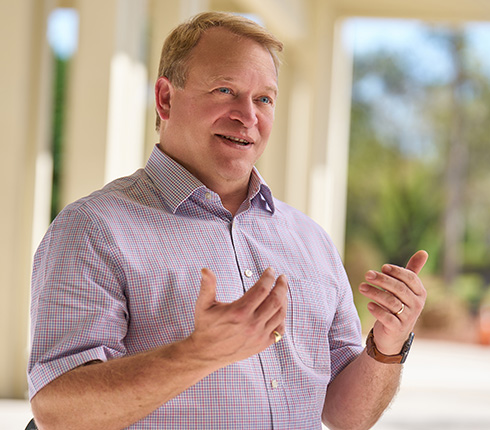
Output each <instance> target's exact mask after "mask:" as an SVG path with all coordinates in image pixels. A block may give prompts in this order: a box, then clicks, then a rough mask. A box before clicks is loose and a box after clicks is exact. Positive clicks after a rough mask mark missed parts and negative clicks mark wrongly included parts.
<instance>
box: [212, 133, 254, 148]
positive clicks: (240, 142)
mask: <svg viewBox="0 0 490 430" xmlns="http://www.w3.org/2000/svg"><path fill="white" fill-rule="evenodd" d="M216 136H218V137H220V138H221V139H225V140H228V141H229V142H232V143H236V144H237V145H240V146H248V145H250V144H252V142H249V141H248V140H245V139H240V138H239V137H233V136H225V135H223V134H217V135H216Z"/></svg>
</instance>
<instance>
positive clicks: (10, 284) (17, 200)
mask: <svg viewBox="0 0 490 430" xmlns="http://www.w3.org/2000/svg"><path fill="white" fill-rule="evenodd" d="M51 6H52V2H51V1H47V0H46V1H41V0H40V1H33V0H17V1H15V2H6V1H4V2H0V20H1V25H0V45H1V47H0V50H1V52H2V58H3V61H2V79H1V80H0V85H1V91H0V92H1V94H2V97H1V98H0V119H1V127H0V134H1V137H0V142H2V143H1V145H2V146H1V151H2V157H0V163H1V168H0V175H1V183H2V184H3V187H2V211H0V237H1V239H0V344H1V346H2V354H0V375H1V377H0V397H13V398H21V397H23V396H24V394H25V390H26V374H25V371H26V370H25V369H26V364H27V351H28V313H29V311H28V310H29V285H30V272H31V264H32V263H31V262H32V249H33V246H35V245H36V243H37V241H38V236H39V231H41V230H43V229H45V227H46V224H47V221H48V217H49V205H46V204H45V199H44V198H40V199H36V196H41V195H44V196H47V200H48V201H49V196H50V189H51V184H50V176H51V163H50V156H49V124H50V112H51V108H50V103H51V91H50V90H49V89H50V82H51V70H50V64H51V61H50V55H49V50H48V46H47V41H46V22H47V16H48V14H49V12H50V9H51Z"/></svg>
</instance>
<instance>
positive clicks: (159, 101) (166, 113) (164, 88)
mask: <svg viewBox="0 0 490 430" xmlns="http://www.w3.org/2000/svg"><path fill="white" fill-rule="evenodd" d="M172 92H173V87H172V84H171V83H170V81H169V80H168V79H167V78H166V77H165V76H162V77H160V78H158V80H157V82H156V84H155V105H156V110H157V112H158V115H159V116H160V119H161V120H162V121H163V120H166V119H168V118H169V117H170V99H171V94H172Z"/></svg>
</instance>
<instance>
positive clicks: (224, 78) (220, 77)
mask: <svg viewBox="0 0 490 430" xmlns="http://www.w3.org/2000/svg"><path fill="white" fill-rule="evenodd" d="M220 81H223V82H230V83H234V82H235V79H233V78H232V77H230V76H224V75H218V76H213V77H212V78H211V79H210V80H209V82H210V83H215V82H220ZM265 89H266V90H267V91H272V92H273V93H274V96H277V94H278V92H279V89H278V88H277V86H275V85H274V86H273V85H267V86H266V87H265Z"/></svg>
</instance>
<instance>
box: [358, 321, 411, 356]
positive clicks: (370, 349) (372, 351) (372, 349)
mask: <svg viewBox="0 0 490 430" xmlns="http://www.w3.org/2000/svg"><path fill="white" fill-rule="evenodd" d="M414 336H415V335H414V334H413V332H412V333H410V335H409V336H408V339H407V340H406V341H405V343H404V344H403V347H402V350H401V351H400V353H399V354H395V355H385V354H383V353H382V352H379V350H378V348H377V347H376V344H375V343H374V334H373V329H371V331H370V332H369V334H368V337H367V339H366V352H367V354H368V355H369V356H370V357H372V358H374V359H375V360H376V361H379V362H380V363H384V364H403V363H405V360H406V359H407V357H408V353H409V352H410V347H411V346H412V342H413V338H414Z"/></svg>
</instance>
